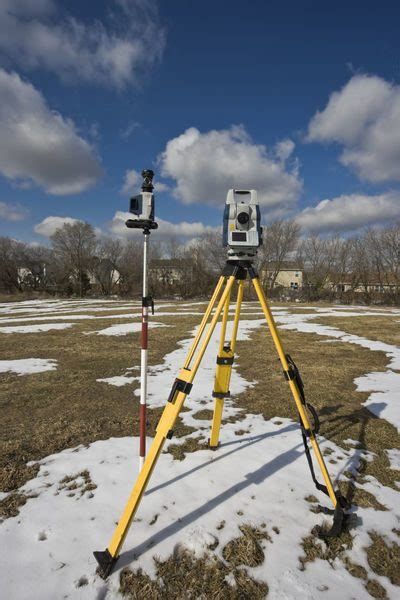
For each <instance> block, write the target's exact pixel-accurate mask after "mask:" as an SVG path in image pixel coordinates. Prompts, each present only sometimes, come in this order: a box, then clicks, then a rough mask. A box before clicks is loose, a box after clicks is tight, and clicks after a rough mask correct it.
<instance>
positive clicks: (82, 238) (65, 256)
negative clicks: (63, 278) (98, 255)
mask: <svg viewBox="0 0 400 600" xmlns="http://www.w3.org/2000/svg"><path fill="white" fill-rule="evenodd" d="M50 239H51V242H52V246H53V250H54V254H55V256H56V258H57V259H58V261H59V262H60V263H61V264H62V266H63V268H64V271H65V274H66V275H67V276H68V277H72V278H73V279H74V281H75V282H76V284H77V289H78V293H79V295H80V296H81V297H82V296H83V294H84V293H86V291H87V289H88V287H89V278H88V271H89V270H90V269H91V267H92V266H93V258H94V254H95V250H96V234H95V231H94V229H93V227H92V226H91V225H89V223H82V222H80V221H78V222H76V223H73V224H72V225H71V224H69V223H66V224H65V225H63V226H62V227H61V228H60V229H57V231H56V232H55V233H54V234H53V235H52V236H51V238H50Z"/></svg>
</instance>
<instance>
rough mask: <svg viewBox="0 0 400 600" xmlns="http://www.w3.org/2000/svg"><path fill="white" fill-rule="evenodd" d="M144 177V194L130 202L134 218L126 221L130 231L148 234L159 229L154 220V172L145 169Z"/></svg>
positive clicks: (130, 210) (134, 197)
mask: <svg viewBox="0 0 400 600" xmlns="http://www.w3.org/2000/svg"><path fill="white" fill-rule="evenodd" d="M142 177H143V183H142V193H141V194H138V195H137V196H133V197H132V198H131V200H130V207H129V212H130V213H132V215H133V216H132V217H131V218H130V219H128V220H127V221H126V226H127V227H129V228H130V229H143V233H146V231H147V232H149V231H150V229H157V227H158V224H157V223H156V222H155V220H154V194H153V190H154V186H153V177H154V172H153V171H152V170H151V169H144V170H143V171H142Z"/></svg>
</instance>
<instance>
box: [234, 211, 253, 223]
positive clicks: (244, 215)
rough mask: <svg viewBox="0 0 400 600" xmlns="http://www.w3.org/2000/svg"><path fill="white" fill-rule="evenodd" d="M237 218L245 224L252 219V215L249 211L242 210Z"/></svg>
mask: <svg viewBox="0 0 400 600" xmlns="http://www.w3.org/2000/svg"><path fill="white" fill-rule="evenodd" d="M237 220H238V222H239V223H240V224H241V225H245V224H246V223H248V222H249V221H250V217H249V215H248V214H247V213H245V212H241V213H239V214H238V216H237Z"/></svg>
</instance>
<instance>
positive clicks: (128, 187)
mask: <svg viewBox="0 0 400 600" xmlns="http://www.w3.org/2000/svg"><path fill="white" fill-rule="evenodd" d="M140 182H141V179H140V175H139V173H138V172H137V171H135V169H130V170H129V171H125V176H124V183H123V185H122V188H121V194H125V195H128V194H135V193H137V192H138V187H139V185H140Z"/></svg>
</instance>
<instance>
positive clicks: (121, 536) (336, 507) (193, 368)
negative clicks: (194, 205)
mask: <svg viewBox="0 0 400 600" xmlns="http://www.w3.org/2000/svg"><path fill="white" fill-rule="evenodd" d="M237 196H239V198H238V197H237ZM243 196H245V197H246V198H247V200H248V202H247V203H244V202H243ZM243 204H245V206H246V210H244V209H243ZM242 214H245V215H246V217H248V219H247V220H246V221H245V222H244V223H249V226H248V227H247V229H246V230H243V229H242V230H239V231H238V230H237V222H239V224H240V225H243V223H241V222H240V219H239V217H241V215H242ZM241 218H243V217H241ZM223 235H224V237H223V244H224V246H227V248H228V250H227V254H228V259H227V261H226V264H225V268H224V269H223V270H222V273H221V275H220V277H219V280H218V283H217V285H216V288H215V290H214V293H213V295H212V297H211V300H210V302H209V304H208V307H207V309H206V311H205V313H204V316H203V319H202V321H201V323H200V326H199V328H198V330H197V332H196V336H195V338H194V340H193V343H192V345H191V347H190V349H189V352H188V354H187V356H186V360H185V362H184V364H183V366H182V368H181V370H180V371H179V373H178V376H177V378H176V379H175V381H174V383H173V385H172V388H171V391H170V393H169V396H168V397H167V398H166V400H167V401H166V405H165V408H164V411H163V413H162V415H161V418H160V421H159V422H158V425H157V428H156V434H155V437H154V439H153V443H152V445H151V447H150V449H149V452H148V454H147V457H146V460H145V462H144V464H143V467H142V469H141V471H140V473H139V476H138V478H137V480H136V483H135V485H134V487H133V490H132V492H131V495H130V497H129V500H128V502H127V504H126V507H125V510H124V512H123V513H122V516H121V518H120V521H119V523H118V525H117V527H116V529H115V531H114V534H113V537H112V538H111V541H110V544H109V546H108V547H107V548H106V550H103V551H100V552H95V553H94V556H95V558H96V560H97V562H98V564H99V572H100V575H101V576H102V577H103V578H106V577H107V576H108V575H109V574H110V573H111V571H112V569H113V566H114V564H115V562H116V561H117V560H118V556H119V553H120V550H121V548H122V545H123V543H124V540H125V537H126V535H127V533H128V530H129V527H130V525H131V523H132V521H133V518H134V516H135V514H136V511H137V509H138V507H139V504H140V501H141V499H142V497H143V495H144V492H145V490H146V486H147V484H148V482H149V480H150V477H151V474H152V472H153V470H154V467H155V464H156V462H157V460H158V459H159V458H160V457H162V449H163V446H164V443H165V441H166V440H167V439H171V437H172V436H173V433H174V426H175V423H176V421H177V419H178V417H179V414H180V412H181V410H182V409H183V405H184V402H185V400H186V396H187V395H188V394H189V393H190V392H191V390H192V387H193V383H194V380H195V376H196V373H197V371H198V369H199V367H200V364H201V362H202V359H203V357H204V355H205V353H206V350H207V347H208V344H209V342H210V340H211V338H212V335H213V333H214V331H215V328H216V326H217V323H218V321H219V319H220V318H221V332H220V342H219V349H218V354H217V360H216V363H217V365H216V370H215V378H214V388H213V391H212V397H213V398H214V414H213V420H212V425H211V434H210V440H209V447H210V449H215V450H216V449H218V447H219V434H220V427H221V422H222V414H223V408H224V401H225V398H229V397H230V391H229V385H230V380H231V373H232V368H233V363H234V358H235V352H236V341H237V333H238V328H239V321H240V312H241V306H242V300H243V294H244V289H245V280H246V279H247V278H249V279H250V282H251V284H252V286H253V288H254V290H255V292H256V295H257V298H258V301H259V303H260V306H261V309H262V312H263V314H264V317H265V320H266V324H267V326H268V329H269V331H270V333H271V338H272V341H273V343H274V346H275V349H276V351H277V354H278V357H279V361H280V364H281V367H282V371H283V376H284V378H285V380H286V381H287V383H288V386H289V389H290V392H291V394H292V396H293V400H294V403H295V406H296V410H297V413H298V417H299V425H300V431H301V436H302V440H303V445H304V452H305V456H306V459H307V462H308V466H309V469H310V473H311V478H312V481H313V483H314V485H315V487H316V489H317V490H318V491H320V492H322V493H323V494H325V495H326V496H328V497H329V498H330V500H331V502H332V505H333V509H327V508H323V507H321V510H322V511H323V512H325V513H328V514H333V525H332V528H331V529H330V530H329V531H327V532H322V530H321V529H320V530H319V536H320V537H323V538H327V537H335V536H338V535H340V533H341V532H342V531H343V526H344V523H345V518H346V514H345V512H344V510H345V509H346V508H348V502H347V500H346V499H345V498H344V497H343V496H342V495H341V494H340V492H339V491H335V490H334V488H333V484H332V481H331V478H330V475H329V472H328V470H327V468H326V465H325V461H324V458H323V456H322V453H321V450H320V447H319V444H318V441H317V437H316V436H317V433H318V430H319V421H318V416H317V413H316V411H315V409H314V408H313V407H312V405H311V404H310V403H309V402H308V401H306V398H305V392H304V384H303V381H302V379H301V376H300V372H299V369H298V368H297V365H296V363H295V362H294V360H293V359H292V358H291V356H290V355H289V354H286V353H285V351H284V349H283V346H282V342H281V340H280V336H279V332H278V330H277V327H276V324H275V320H274V317H273V315H272V312H271V309H270V307H269V305H268V300H267V298H266V295H265V292H264V289H263V287H262V285H261V282H260V280H259V277H258V273H257V271H256V269H255V267H254V266H253V260H254V258H255V257H256V254H257V248H258V247H259V246H260V244H261V243H262V229H261V216H260V210H259V205H258V202H257V193H256V191H255V190H229V192H228V196H227V200H226V205H225V211H224V233H223ZM234 286H235V287H236V286H237V293H236V307H235V311H234V316H233V322H232V327H231V328H229V331H230V333H229V335H228V321H229V319H230V304H231V303H230V301H231V295H232V292H233V290H234ZM308 413H311V415H312V417H313V418H312V419H311V420H310V418H309V416H308ZM311 421H313V422H311ZM311 450H312V454H311ZM312 456H314V457H315V459H316V460H317V462H318V465H319V467H320V470H321V474H322V477H323V480H324V483H320V482H319V481H318V480H317V478H316V474H315V470H314V464H313V459H312ZM161 459H162V458H161ZM214 462H217V461H214ZM246 477H247V476H246ZM249 478H250V476H249ZM184 525H185V524H184V523H183V524H182V525H180V524H179V523H178V522H177V523H175V524H174V525H173V528H174V529H173V531H174V532H176V531H178V530H179V528H180V527H184ZM168 527H172V524H171V525H169V526H168ZM315 529H316V528H315Z"/></svg>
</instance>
